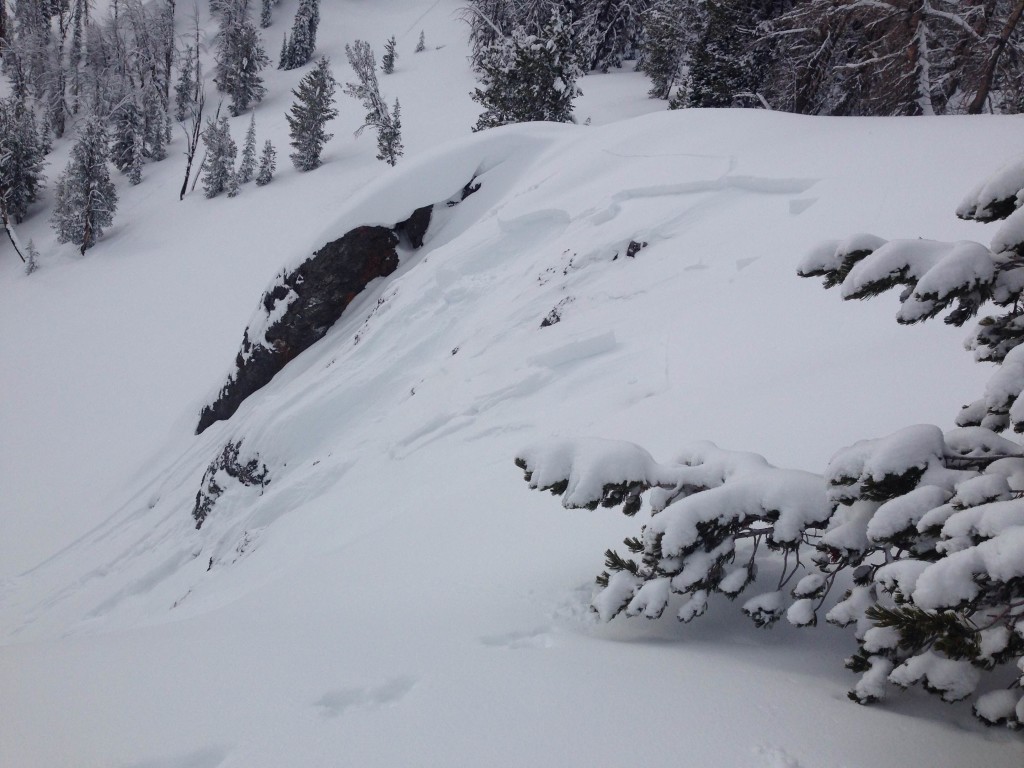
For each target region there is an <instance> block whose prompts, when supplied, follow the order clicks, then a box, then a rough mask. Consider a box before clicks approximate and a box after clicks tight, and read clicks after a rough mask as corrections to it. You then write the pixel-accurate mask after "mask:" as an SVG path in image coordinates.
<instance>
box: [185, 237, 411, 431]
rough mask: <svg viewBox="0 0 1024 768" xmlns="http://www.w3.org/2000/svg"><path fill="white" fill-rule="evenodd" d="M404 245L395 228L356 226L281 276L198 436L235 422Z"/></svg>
mask: <svg viewBox="0 0 1024 768" xmlns="http://www.w3.org/2000/svg"><path fill="white" fill-rule="evenodd" d="M421 237H422V236H421ZM410 239H411V238H410ZM398 242H399V238H398V235H397V234H396V233H395V230H394V229H392V228H390V227H379V226H376V227H374V226H364V227H356V228H355V229H353V230H351V231H350V232H347V233H346V234H345V235H344V236H342V237H340V238H338V239H337V240H334V241H333V242H330V243H327V245H325V246H324V247H323V248H321V249H320V250H319V251H317V252H316V253H314V254H313V256H312V257H310V258H309V259H307V260H306V261H304V262H303V263H302V264H301V265H300V266H299V267H298V268H297V269H295V270H294V271H292V272H289V273H286V274H283V275H281V277H280V278H279V279H278V281H277V283H276V284H275V285H274V286H273V287H272V288H271V289H270V290H269V291H267V292H266V293H265V294H263V299H262V305H263V311H264V313H265V317H266V319H267V324H266V325H265V326H264V327H262V328H259V327H253V326H250V327H249V328H247V329H246V331H245V335H244V337H243V338H242V349H241V351H240V352H239V353H238V357H236V358H235V368H236V370H235V373H234V374H232V375H231V376H230V377H229V378H228V380H227V382H226V383H225V384H224V386H223V387H222V388H221V390H220V394H219V395H218V396H217V399H216V400H215V401H214V402H213V403H212V404H211V405H208V406H206V407H205V408H203V410H202V412H201V413H200V414H199V425H198V426H197V427H196V434H199V433H200V432H202V431H203V430H205V429H206V428H207V427H209V426H210V425H211V424H213V423H214V422H217V421H222V420H224V419H228V418H230V417H231V416H232V415H233V414H234V412H235V411H237V410H238V407H239V406H240V405H241V404H242V402H243V401H244V400H245V399H246V398H247V397H248V396H249V395H251V394H252V393H253V392H255V391H256V390H258V389H260V388H262V387H264V386H266V385H267V384H268V383H269V382H270V380H271V379H272V378H274V376H275V375H277V373H278V371H280V370H281V369H282V368H284V367H285V365H287V363H288V361H289V360H291V359H292V358H294V357H295V356H296V355H298V354H299V353H300V352H302V351H303V350H305V349H307V348H309V347H310V346H312V345H313V344H314V343H315V342H317V341H319V340H320V339H321V338H323V336H324V334H325V333H327V331H328V329H330V327H331V326H332V325H334V323H336V322H337V320H338V318H340V317H341V315H342V313H343V312H344V311H345V308H346V307H348V305H349V304H350V303H352V300H353V299H354V298H355V297H356V296H358V295H359V293H360V292H361V291H362V290H363V289H364V288H366V286H367V284H369V283H370V281H371V280H374V279H376V278H378V277H386V276H387V275H390V274H391V273H392V272H394V271H395V270H396V269H397V268H398V252H397V251H396V250H395V246H397V245H398ZM420 242H421V243H422V239H421V240H420Z"/></svg>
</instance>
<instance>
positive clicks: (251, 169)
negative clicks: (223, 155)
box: [238, 113, 256, 184]
mask: <svg viewBox="0 0 1024 768" xmlns="http://www.w3.org/2000/svg"><path fill="white" fill-rule="evenodd" d="M255 171H256V115H255V113H254V114H253V116H252V119H251V120H250V121H249V129H248V130H247V131H246V132H245V143H244V144H242V159H241V162H240V163H239V165H238V182H239V183H240V184H248V183H249V182H250V181H252V177H253V173H255Z"/></svg>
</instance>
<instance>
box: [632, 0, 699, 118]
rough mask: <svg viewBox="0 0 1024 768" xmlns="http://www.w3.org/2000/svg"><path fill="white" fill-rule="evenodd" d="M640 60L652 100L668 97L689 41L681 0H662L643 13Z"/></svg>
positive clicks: (676, 80) (679, 70) (679, 73)
mask: <svg viewBox="0 0 1024 768" xmlns="http://www.w3.org/2000/svg"><path fill="white" fill-rule="evenodd" d="M644 18H645V22H644V31H645V34H644V40H643V45H642V51H641V53H642V56H641V62H640V64H639V65H638V66H637V69H639V70H640V71H641V72H643V73H644V74H645V75H647V77H648V78H650V80H651V89H650V90H649V91H648V92H647V93H648V95H649V96H650V97H651V98H652V99H668V98H669V96H671V95H672V89H673V88H674V87H675V86H676V85H677V84H678V83H679V79H680V75H681V73H682V68H683V60H684V57H685V55H686V51H687V43H688V42H689V37H690V36H689V35H688V26H687V23H686V22H687V16H686V14H685V12H684V3H683V2H682V0H662V2H660V3H658V4H656V5H655V6H653V7H652V8H651V9H650V10H648V11H647V13H646V14H645V17H644Z"/></svg>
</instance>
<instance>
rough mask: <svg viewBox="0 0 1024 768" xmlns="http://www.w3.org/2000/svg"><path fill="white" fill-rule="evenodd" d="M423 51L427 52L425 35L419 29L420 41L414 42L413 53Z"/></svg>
mask: <svg viewBox="0 0 1024 768" xmlns="http://www.w3.org/2000/svg"><path fill="white" fill-rule="evenodd" d="M425 50H427V35H426V33H425V32H424V31H423V30H422V29H421V30H420V39H419V40H417V41H416V50H414V51H413V53H423V52H424V51H425Z"/></svg>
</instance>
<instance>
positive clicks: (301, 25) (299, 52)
mask: <svg viewBox="0 0 1024 768" xmlns="http://www.w3.org/2000/svg"><path fill="white" fill-rule="evenodd" d="M319 25H320V0H300V2H299V7H298V10H296V12H295V19H294V21H293V22H292V34H291V37H290V38H289V39H288V42H287V45H286V48H285V50H284V52H283V53H282V56H281V61H282V66H281V69H298V68H299V67H302V66H305V65H306V64H308V63H309V62H310V61H311V60H312V59H313V53H314V52H315V51H316V32H317V27H318V26H319Z"/></svg>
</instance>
